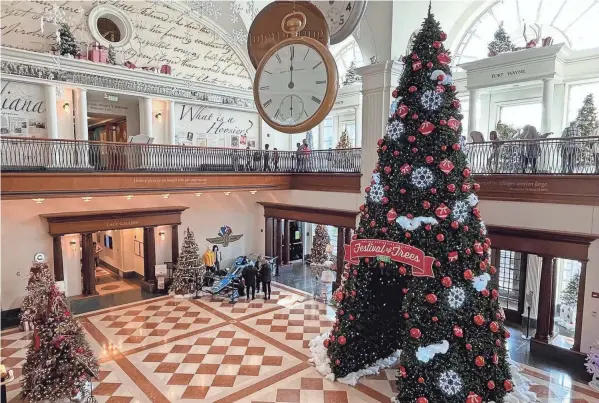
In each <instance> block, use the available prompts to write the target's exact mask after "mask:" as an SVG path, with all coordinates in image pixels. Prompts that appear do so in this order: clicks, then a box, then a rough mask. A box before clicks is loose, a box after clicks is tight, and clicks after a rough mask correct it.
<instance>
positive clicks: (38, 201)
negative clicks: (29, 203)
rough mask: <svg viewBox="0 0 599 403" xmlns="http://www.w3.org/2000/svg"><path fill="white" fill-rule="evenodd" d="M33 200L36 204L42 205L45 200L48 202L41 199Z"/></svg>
mask: <svg viewBox="0 0 599 403" xmlns="http://www.w3.org/2000/svg"><path fill="white" fill-rule="evenodd" d="M31 200H33V201H34V202H35V204H42V203H43V202H44V200H46V199H42V198H40V199H31Z"/></svg>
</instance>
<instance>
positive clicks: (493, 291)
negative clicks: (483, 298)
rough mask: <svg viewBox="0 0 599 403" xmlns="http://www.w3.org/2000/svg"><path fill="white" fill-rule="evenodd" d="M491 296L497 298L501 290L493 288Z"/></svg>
mask: <svg viewBox="0 0 599 403" xmlns="http://www.w3.org/2000/svg"><path fill="white" fill-rule="evenodd" d="M491 296H492V297H493V299H497V297H499V292H497V290H491Z"/></svg>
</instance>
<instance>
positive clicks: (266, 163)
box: [264, 144, 270, 172]
mask: <svg viewBox="0 0 599 403" xmlns="http://www.w3.org/2000/svg"><path fill="white" fill-rule="evenodd" d="M268 147H270V146H269V145H268V144H264V172H266V171H270V151H268Z"/></svg>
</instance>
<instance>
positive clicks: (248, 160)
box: [245, 147, 252, 171]
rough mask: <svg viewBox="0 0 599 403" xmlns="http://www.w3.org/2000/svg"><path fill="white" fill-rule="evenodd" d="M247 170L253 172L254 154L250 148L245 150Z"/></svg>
mask: <svg viewBox="0 0 599 403" xmlns="http://www.w3.org/2000/svg"><path fill="white" fill-rule="evenodd" d="M245 170H246V171H251V170H252V152H251V151H250V147H246V148H245Z"/></svg>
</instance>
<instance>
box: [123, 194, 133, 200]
mask: <svg viewBox="0 0 599 403" xmlns="http://www.w3.org/2000/svg"><path fill="white" fill-rule="evenodd" d="M125 199H127V200H131V199H133V195H126V196H125Z"/></svg>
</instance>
